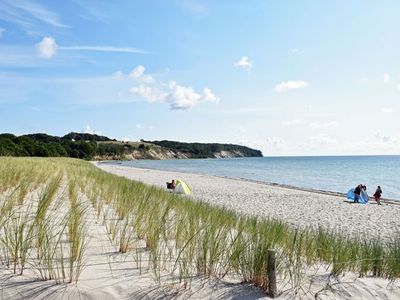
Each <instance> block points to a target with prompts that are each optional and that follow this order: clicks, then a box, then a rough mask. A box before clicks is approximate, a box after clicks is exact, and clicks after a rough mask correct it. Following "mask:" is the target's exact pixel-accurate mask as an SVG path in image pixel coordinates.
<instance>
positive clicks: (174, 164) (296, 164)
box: [103, 155, 400, 201]
mask: <svg viewBox="0 0 400 300" xmlns="http://www.w3.org/2000/svg"><path fill="white" fill-rule="evenodd" d="M103 163H106V164H119V165H124V166H128V167H135V168H146V169H156V170H165V171H176V172H184V173H197V174H204V175H213V176H222V177H228V178H235V179H246V180H253V181H259V182H264V183H269V184H280V185H289V186H293V187H298V188H304V189H313V190H322V191H330V192H335V193H347V191H348V190H349V189H350V188H353V187H355V186H356V185H358V184H360V183H362V184H365V185H366V186H367V193H368V195H369V196H372V195H373V194H374V192H375V189H376V187H377V186H378V185H379V186H381V188H382V190H383V194H382V198H384V199H392V200H398V201H400V188H399V186H400V185H399V179H398V178H397V177H398V174H400V155H359V156H357V155H342V156H274V157H271V156H264V157H246V158H224V159H173V160H130V161H109V162H103ZM170 179H171V178H166V180H170Z"/></svg>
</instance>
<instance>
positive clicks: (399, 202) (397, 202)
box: [91, 161, 400, 206]
mask: <svg viewBox="0 0 400 300" xmlns="http://www.w3.org/2000/svg"><path fill="white" fill-rule="evenodd" d="M113 162H114V161H113ZM113 162H112V161H91V163H93V164H94V165H95V166H97V167H99V166H98V164H104V165H109V166H110V165H111V166H119V167H126V168H133V169H142V170H154V171H161V172H175V171H170V170H162V169H156V168H149V167H147V168H144V167H140V166H137V167H136V166H135V167H132V166H126V165H122V164H121V163H117V161H115V163H113ZM175 173H182V174H193V175H200V176H210V177H216V178H221V179H230V180H238V181H247V182H252V183H257V184H262V185H267V186H272V187H280V188H286V189H290V190H295V191H303V192H309V193H316V194H322V195H330V196H337V197H341V198H343V197H346V194H345V193H341V192H335V191H328V190H318V189H313V188H305V187H299V186H294V185H290V184H283V183H277V182H268V181H261V180H256V179H249V178H243V177H229V176H223V175H210V174H205V173H193V172H187V171H176V172H175ZM381 203H383V204H389V205H397V206H400V199H399V200H396V199H391V198H381ZM368 204H377V203H376V201H375V199H374V197H372V196H369V201H368Z"/></svg>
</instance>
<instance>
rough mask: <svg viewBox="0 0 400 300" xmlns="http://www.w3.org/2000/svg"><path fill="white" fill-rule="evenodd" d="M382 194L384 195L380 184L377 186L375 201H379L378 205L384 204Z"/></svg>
mask: <svg viewBox="0 0 400 300" xmlns="http://www.w3.org/2000/svg"><path fill="white" fill-rule="evenodd" d="M381 195H382V189H381V187H380V186H379V185H378V187H377V188H376V191H375V194H374V198H375V201H376V203H378V205H382V204H381Z"/></svg>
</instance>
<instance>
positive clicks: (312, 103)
mask: <svg viewBox="0 0 400 300" xmlns="http://www.w3.org/2000/svg"><path fill="white" fill-rule="evenodd" d="M399 14H400V1H398V0H392V1H391V0H388V1H372V0H353V1H311V0H305V1H294V0H293V1H267V0H265V1H264V0H258V1H255V0H248V1H239V0H221V1H212V0H209V1H200V0H159V1H155V0H146V1H144V0H142V1H134V0H121V1H107V0H65V1H50V0H48V1H39V0H32V1H28V0H25V1H24V0H0V132H9V133H13V134H16V135H21V134H27V133H37V132H44V133H48V134H52V135H59V136H62V135H64V134H67V133H69V132H71V131H77V132H88V133H97V134H102V135H106V136H109V137H113V138H117V139H119V140H132V141H137V140H140V139H145V140H164V139H166V140H176V141H184V142H217V143H234V144H241V145H246V146H249V147H254V148H257V149H260V150H261V151H262V152H263V154H264V156H286V155H368V154H400V130H399V129H400V117H399V116H400V115H399V113H400V18H399V17H398V16H399Z"/></svg>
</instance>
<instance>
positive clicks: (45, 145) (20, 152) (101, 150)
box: [0, 132, 262, 160]
mask: <svg viewBox="0 0 400 300" xmlns="http://www.w3.org/2000/svg"><path fill="white" fill-rule="evenodd" d="M141 142H142V143H141V144H135V145H134V144H131V143H123V142H118V141H116V140H115V139H110V138H108V137H105V136H100V135H96V134H88V133H76V132H71V133H69V134H67V135H65V136H63V137H58V136H52V135H47V134H44V133H35V134H26V135H21V136H15V135H13V134H10V133H4V134H0V156H39V157H74V158H81V159H87V160H90V159H93V158H94V157H95V156H100V157H104V158H106V157H112V158H116V159H121V158H123V157H124V155H125V154H129V153H132V152H133V151H134V150H137V151H141V152H142V153H144V154H146V153H148V151H149V150H150V148H151V147H152V146H151V145H158V146H160V147H162V148H165V149H168V150H172V151H175V152H181V153H185V154H187V155H188V157H191V158H212V157H215V156H214V154H215V153H218V152H221V151H231V152H235V151H239V152H240V153H241V155H243V156H262V153H261V151H259V150H255V149H251V148H248V147H245V146H240V145H233V144H217V143H211V144H204V143H181V142H174V141H152V142H146V141H144V140H141ZM143 157H147V156H146V155H144V156H143Z"/></svg>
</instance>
